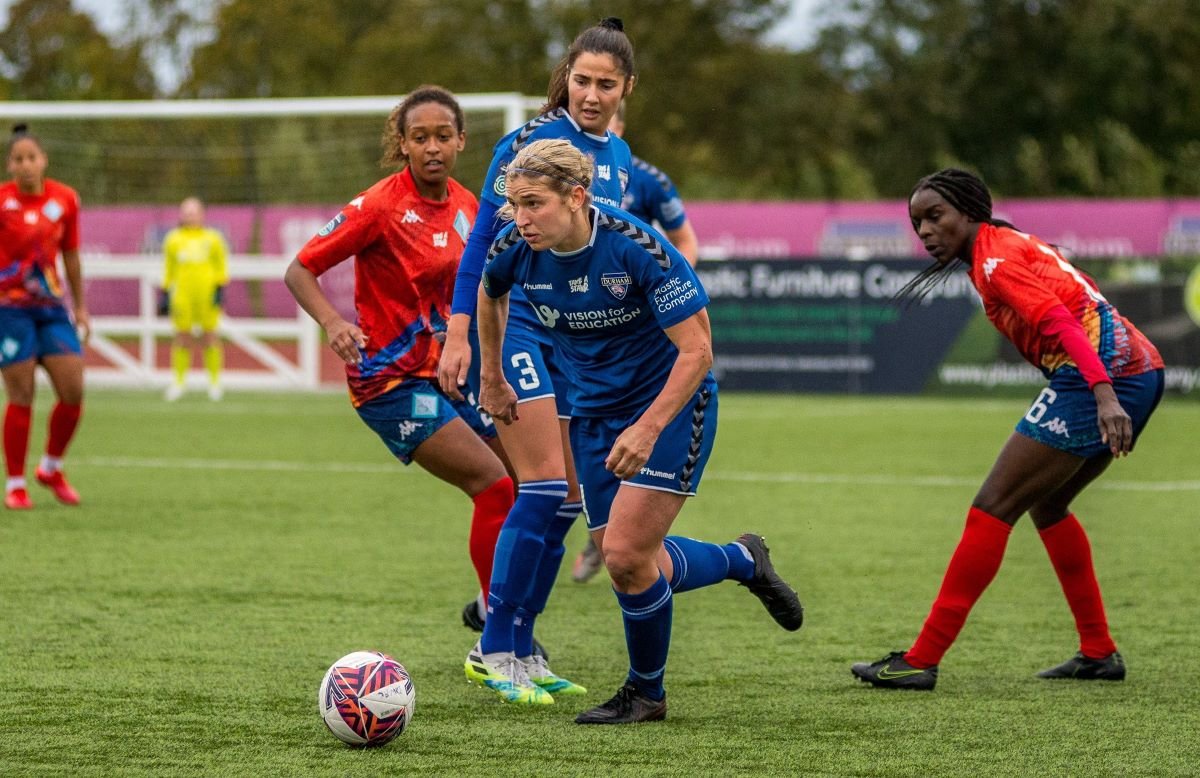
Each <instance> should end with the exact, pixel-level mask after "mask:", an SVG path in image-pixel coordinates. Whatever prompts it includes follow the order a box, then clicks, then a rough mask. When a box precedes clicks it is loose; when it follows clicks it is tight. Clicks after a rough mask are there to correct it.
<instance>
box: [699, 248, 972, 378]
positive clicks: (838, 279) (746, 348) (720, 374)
mask: <svg viewBox="0 0 1200 778" xmlns="http://www.w3.org/2000/svg"><path fill="white" fill-rule="evenodd" d="M926 264H927V263H926V262H921V261H914V260H865V261H853V260H837V259H830V260H802V261H801V260H768V261H745V260H741V261H736V260H734V261H722V262H704V263H702V264H701V266H700V268H698V270H697V273H698V275H699V276H700V280H701V282H702V283H703V284H704V288H705V289H706V290H707V291H708V294H709V297H710V299H711V303H710V305H709V309H708V311H709V316H710V317H711V319H712V330H713V350H714V352H715V355H714V366H713V371H714V373H715V374H716V376H717V380H718V381H719V382H720V384H721V386H722V388H724V389H735V390H753V391H780V392H792V391H800V392H852V393H860V392H862V393H884V394H886V393H897V394H899V393H916V392H920V391H922V390H923V389H924V388H925V387H926V386H927V384H928V383H929V380H930V378H931V376H932V375H933V374H934V373H935V371H936V370H937V368H938V366H939V365H940V364H941V362H942V360H943V359H944V357H945V356H946V353H947V352H948V351H949V350H950V347H951V346H952V345H953V344H954V342H955V340H956V339H957V338H958V336H959V334H960V332H961V331H962V330H963V328H964V327H965V326H966V323H967V321H968V320H969V319H970V317H971V315H972V314H973V313H974V312H975V311H977V310H979V303H978V298H977V297H976V295H975V292H974V289H972V288H971V284H970V281H969V280H968V279H967V276H966V273H965V272H964V271H962V270H960V271H958V272H956V273H954V274H953V275H952V276H951V277H950V278H949V279H947V281H946V282H945V283H943V284H941V285H939V286H938V287H936V288H935V289H934V290H933V291H932V292H931V294H929V295H928V296H927V297H925V298H924V299H923V300H921V301H919V302H913V303H907V304H906V303H904V302H899V301H896V300H895V299H894V296H895V294H896V292H897V291H898V290H899V289H900V288H901V287H902V286H903V285H904V284H905V283H906V282H907V281H908V280H909V279H911V278H912V277H913V276H915V275H916V274H917V273H918V272H919V271H920V270H921V269H922V268H923V267H924V266H925V265H926Z"/></svg>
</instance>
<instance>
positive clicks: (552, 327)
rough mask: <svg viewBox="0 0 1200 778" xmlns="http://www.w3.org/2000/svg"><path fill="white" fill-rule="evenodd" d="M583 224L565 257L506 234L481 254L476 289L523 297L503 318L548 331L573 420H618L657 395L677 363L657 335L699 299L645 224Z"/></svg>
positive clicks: (690, 276) (596, 210)
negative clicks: (584, 238)
mask: <svg viewBox="0 0 1200 778" xmlns="http://www.w3.org/2000/svg"><path fill="white" fill-rule="evenodd" d="M591 219H592V234H591V240H590V241H589V242H588V245H586V246H584V247H583V248H581V249H579V250H578V251H574V252H571V253H569V254H560V253H557V252H554V251H549V250H548V251H534V250H533V249H532V248H530V247H529V244H528V243H526V242H525V241H524V240H523V239H522V238H521V236H520V234H519V233H518V232H517V230H516V228H515V226H514V225H509V226H507V227H506V228H505V229H504V230H503V231H502V232H501V233H500V235H499V237H498V238H497V239H496V241H495V243H493V244H492V248H491V250H490V251H489V252H488V260H487V264H486V266H485V267H484V271H483V287H484V290H485V291H486V293H487V294H488V295H489V296H490V297H493V298H497V297H503V296H504V295H505V294H507V293H508V292H509V291H510V290H511V291H514V292H515V291H516V290H518V289H520V290H521V291H522V292H523V293H524V297H525V298H526V302H523V303H518V302H517V301H515V300H513V299H511V298H510V306H509V309H510V311H513V312H514V313H515V310H516V309H522V308H523V309H525V310H527V311H528V312H529V315H531V316H533V317H534V319H535V321H539V322H540V325H541V326H542V327H544V328H546V329H547V330H548V331H549V334H550V338H551V341H552V343H553V344H554V346H555V349H556V351H557V353H558V354H559V355H560V356H562V357H563V359H564V361H565V362H566V363H567V366H568V367H569V368H570V370H571V372H572V374H573V377H574V378H575V380H574V382H573V383H572V385H571V386H570V387H568V398H569V399H570V401H571V404H572V406H573V407H574V412H575V415H576V416H618V415H621V414H623V413H628V412H633V411H637V410H639V409H641V408H644V407H645V406H647V405H649V404H650V403H651V402H652V401H653V400H654V398H655V397H657V396H658V394H659V392H661V391H662V388H663V386H664V385H665V384H666V382H667V376H668V375H669V374H670V372H671V368H672V367H673V366H674V364H675V358H676V357H677V356H678V354H679V350H678V349H676V348H675V344H673V343H672V342H671V339H670V338H668V337H667V335H666V333H665V332H664V331H663V330H665V329H666V328H668V327H672V326H674V325H676V324H679V323H680V322H682V321H684V320H685V319H687V318H688V317H690V316H692V315H694V314H696V313H698V312H699V311H701V310H702V309H703V308H704V307H705V306H706V305H707V304H708V294H707V293H706V292H705V291H704V287H703V286H701V285H700V280H699V279H698V278H697V277H696V274H695V272H693V271H692V268H691V266H690V265H689V264H688V263H687V260H685V259H684V258H683V255H682V254H680V253H679V252H678V251H677V250H676V249H675V247H674V246H672V245H671V244H670V243H669V242H667V240H666V239H665V238H663V237H662V236H661V235H660V234H659V233H658V232H656V231H655V230H654V229H653V228H651V227H650V226H649V225H647V224H645V223H644V222H642V221H640V220H638V219H634V218H631V217H630V216H629V215H628V214H626V213H624V212H622V211H619V210H616V209H613V208H608V207H606V206H603V205H593V207H592V211H591ZM514 313H510V314H509V321H510V322H511V321H512V318H513V316H514ZM510 326H511V324H510Z"/></svg>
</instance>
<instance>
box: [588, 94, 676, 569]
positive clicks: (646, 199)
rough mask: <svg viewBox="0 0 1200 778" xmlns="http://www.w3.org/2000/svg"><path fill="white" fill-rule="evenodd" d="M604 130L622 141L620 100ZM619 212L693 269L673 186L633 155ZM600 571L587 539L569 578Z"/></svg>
mask: <svg viewBox="0 0 1200 778" xmlns="http://www.w3.org/2000/svg"><path fill="white" fill-rule="evenodd" d="M608 129H609V131H610V132H612V133H613V134H614V135H616V136H618V137H620V138H622V139H623V138H624V137H625V101H624V100H622V101H621V105H620V107H619V108H617V112H616V113H615V114H613V118H612V121H611V122H609V123H608ZM621 210H623V211H626V212H627V213H629V214H630V215H631V216H635V217H637V218H638V219H640V220H641V221H644V222H645V223H646V224H650V225H654V226H655V227H657V228H658V230H659V231H660V232H662V233H663V235H665V236H666V238H667V240H669V241H670V242H671V245H672V246H674V247H675V248H677V249H679V253H680V254H682V255H683V256H684V258H685V259H686V260H687V261H688V264H690V265H691V266H692V267H695V266H696V262H697V261H699V258H700V243H699V241H698V240H697V239H696V231H695V230H694V229H692V223H691V222H690V221H689V220H688V217H687V212H686V211H685V210H684V207H683V199H682V198H680V196H679V191H678V190H677V189H676V188H675V183H674V182H673V181H671V179H670V178H669V177H668V176H667V174H666V173H664V172H662V171H661V170H659V169H658V168H657V167H655V166H654V165H651V164H650V163H649V162H647V161H646V160H644V159H641V158H640V157H638V156H636V155H635V156H634V157H633V167H632V168H630V170H629V186H627V187H625V196H624V197H623V198H622V199H621ZM602 567H604V560H603V559H602V558H601V556H600V549H599V548H597V547H596V543H595V541H594V540H592V538H591V537H590V536H589V537H588V540H587V545H585V546H584V547H583V550H582V551H580V552H579V556H577V557H576V558H575V563H574V564H573V565H572V566H571V577H572V578H573V579H574V580H575V581H576V582H577V583H586V582H587V581H590V580H591V579H592V578H593V577H594V576H595V575H596V573H598V572H600V568H602Z"/></svg>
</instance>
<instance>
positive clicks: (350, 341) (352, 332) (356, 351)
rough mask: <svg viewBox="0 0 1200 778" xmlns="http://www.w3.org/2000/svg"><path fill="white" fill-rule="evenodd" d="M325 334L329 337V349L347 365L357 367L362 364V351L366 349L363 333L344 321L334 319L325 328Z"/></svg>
mask: <svg viewBox="0 0 1200 778" xmlns="http://www.w3.org/2000/svg"><path fill="white" fill-rule="evenodd" d="M325 334H326V335H327V336H329V348H331V349H333V353H335V354H337V355H338V357H339V358H340V359H341V360H342V361H343V362H345V363H346V364H347V365H357V364H359V363H361V362H362V359H363V353H362V352H363V349H365V348H366V347H367V336H366V335H363V331H362V330H360V329H359V328H358V327H356V326H354V325H353V324H351V323H350V322H348V321H346V320H345V319H340V318H339V319H334V320H333V321H332V322H330V323H329V324H328V325H326V326H325Z"/></svg>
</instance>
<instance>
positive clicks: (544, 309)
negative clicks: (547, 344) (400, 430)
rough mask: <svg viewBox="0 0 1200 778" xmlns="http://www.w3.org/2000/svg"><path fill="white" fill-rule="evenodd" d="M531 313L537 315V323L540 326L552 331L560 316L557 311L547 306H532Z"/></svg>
mask: <svg viewBox="0 0 1200 778" xmlns="http://www.w3.org/2000/svg"><path fill="white" fill-rule="evenodd" d="M533 312H534V313H536V314H537V317H538V321H540V322H541V323H542V326H544V327H548V328H549V329H554V325H555V324H556V323H557V322H558V318H559V317H560V316H562V314H561V313H560V312H559V311H558V310H557V309H554V308H551V307H550V306H549V305H535V306H533Z"/></svg>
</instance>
